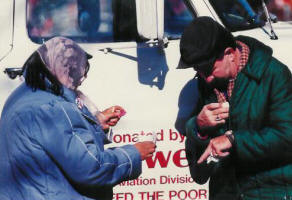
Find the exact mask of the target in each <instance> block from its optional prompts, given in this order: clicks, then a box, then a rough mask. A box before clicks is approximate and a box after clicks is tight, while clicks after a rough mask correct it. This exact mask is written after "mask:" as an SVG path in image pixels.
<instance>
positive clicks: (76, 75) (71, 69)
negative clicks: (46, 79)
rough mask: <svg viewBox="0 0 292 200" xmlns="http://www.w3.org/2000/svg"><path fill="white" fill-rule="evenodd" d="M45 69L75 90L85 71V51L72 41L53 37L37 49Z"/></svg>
mask: <svg viewBox="0 0 292 200" xmlns="http://www.w3.org/2000/svg"><path fill="white" fill-rule="evenodd" d="M37 52H38V53H39V55H40V57H41V59H42V61H43V62H44V64H45V65H46V67H47V69H48V70H49V71H50V72H51V73H52V75H54V76H55V77H56V78H57V79H58V80H59V81H60V83H62V84H63V85H64V86H66V87H67V88H70V89H73V90H75V89H76V88H77V87H78V86H79V85H80V83H81V80H82V78H84V76H85V74H86V72H87V67H88V66H87V59H88V58H87V53H86V52H85V51H84V50H83V49H81V47H80V46H79V45H77V44H76V43H75V42H74V41H72V40H71V39H68V38H64V37H54V38H52V39H50V40H48V41H47V42H45V43H44V44H43V45H42V46H40V47H39V48H38V49H37Z"/></svg>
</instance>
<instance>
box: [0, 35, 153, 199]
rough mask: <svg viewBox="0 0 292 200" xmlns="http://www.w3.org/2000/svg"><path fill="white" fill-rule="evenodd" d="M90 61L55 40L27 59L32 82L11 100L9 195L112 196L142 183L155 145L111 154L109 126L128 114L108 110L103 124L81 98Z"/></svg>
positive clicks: (6, 141)
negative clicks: (125, 185)
mask: <svg viewBox="0 0 292 200" xmlns="http://www.w3.org/2000/svg"><path fill="white" fill-rule="evenodd" d="M90 57H91V56H89V55H88V54H87V53H86V52H85V51H84V50H82V49H81V48H80V47H79V46H78V45H77V44H76V43H74V42H73V41H72V40H70V39H67V38H63V37H55V38H53V39H51V40H48V41H47V42H46V43H45V44H43V45H42V46H41V47H39V48H38V49H37V51H35V52H34V53H33V54H32V55H31V56H30V58H29V59H28V60H27V61H26V63H25V65H24V76H25V83H23V84H22V85H20V86H19V87H18V88H17V89H16V90H15V91H14V92H13V93H12V94H11V95H10V97H9V98H8V100H7V102H6V104H5V106H4V109H3V111H2V116H1V121H0V152H1V158H0V194H1V195H2V196H4V198H7V199H11V200H15V199H17V200H27V199H29V200H42V199H46V200H50V199H52V200H64V199H66V200H69V199H74V200H79V199H112V187H113V186H114V185H116V184H118V183H120V182H121V181H124V180H129V179H134V178H137V177H138V176H139V174H140V173H141V160H144V159H145V158H147V157H150V156H152V154H153V152H154V151H155V144H154V143H152V142H140V143H136V144H135V145H125V146H122V147H119V148H112V149H107V150H105V149H104V143H107V142H109V141H108V139H107V137H106V135H105V133H104V131H103V128H102V127H104V128H108V127H109V126H110V125H115V123H117V121H118V119H119V118H118V117H119V116H120V113H121V112H122V111H123V109H122V108H121V107H113V109H107V110H106V111H104V112H103V117H101V118H100V119H103V121H101V122H100V121H99V120H97V118H96V117H95V116H94V115H93V114H92V113H91V112H89V110H88V109H87V107H86V106H84V104H83V102H82V99H81V98H80V97H78V94H79V93H78V92H77V87H78V86H79V85H81V83H82V81H83V80H84V78H86V74H87V72H88V70H89V63H88V59H89V58H90ZM110 110H112V112H110ZM116 110H118V111H119V112H116Z"/></svg>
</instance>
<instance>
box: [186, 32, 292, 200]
mask: <svg viewBox="0 0 292 200" xmlns="http://www.w3.org/2000/svg"><path fill="white" fill-rule="evenodd" d="M236 39H237V40H239V41H242V42H244V43H245V44H247V45H248V46H249V48H250V55H249V59H248V63H247V65H246V66H245V68H243V70H242V71H241V72H240V73H239V74H238V76H237V78H236V81H235V86H234V89H233V93H232V96H231V98H230V101H229V103H230V110H229V120H228V121H227V122H226V123H225V124H224V125H221V126H219V127H216V128H214V129H213V130H208V134H209V139H207V140H201V139H200V138H198V137H197V132H198V130H197V127H196V116H193V117H192V118H191V119H189V120H188V122H187V124H186V132H187V140H186V152H187V158H188V162H189V166H190V172H191V175H192V177H193V178H194V180H195V181H196V182H198V183H200V184H201V183H205V182H206V181H207V180H208V178H209V177H210V182H209V188H210V189H209V190H210V194H209V197H210V200H214V199H216V200H221V199H222V200H235V199H247V200H269V199H271V200H272V199H273V200H278V199H292V78H291V72H290V70H289V69H288V68H287V66H285V65H284V64H282V63H281V62H280V61H278V60H277V59H275V58H274V57H272V49H271V48H269V47H267V46H266V45H264V44H263V43H261V42H259V41H257V40H255V39H253V38H250V37H245V36H239V37H237V38H236ZM198 90H199V97H198V98H199V99H198V104H197V108H196V113H197V114H198V113H199V112H200V111H201V109H202V108H203V106H204V105H206V104H209V103H213V102H217V98H216V95H215V93H214V91H213V89H212V88H210V87H209V86H208V85H206V83H204V81H203V80H201V79H200V78H199V79H198ZM197 114H196V115H197ZM230 129H231V130H233V133H234V136H235V143H234V144H233V147H232V149H231V153H230V155H229V156H228V157H226V158H223V159H221V160H220V161H219V162H218V163H210V164H207V163H203V164H201V165H198V164H196V161H197V160H198V159H199V157H200V155H201V154H202V153H203V152H204V150H205V149H206V147H207V145H208V143H209V141H210V138H213V137H216V136H219V135H222V134H224V133H225V132H226V131H227V130H230Z"/></svg>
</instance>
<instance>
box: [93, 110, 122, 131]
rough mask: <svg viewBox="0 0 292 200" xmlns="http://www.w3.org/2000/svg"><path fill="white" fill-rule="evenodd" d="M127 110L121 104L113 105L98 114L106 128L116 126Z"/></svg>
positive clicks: (103, 126)
mask: <svg viewBox="0 0 292 200" xmlns="http://www.w3.org/2000/svg"><path fill="white" fill-rule="evenodd" d="M125 113H126V111H125V110H124V109H123V108H122V107H121V106H112V107H110V108H107V109H105V110H104V111H102V112H100V113H99V114H97V115H96V117H97V118H98V120H99V121H100V123H101V125H102V128H103V129H104V130H106V129H109V127H110V126H115V125H116V124H117V123H118V121H119V120H120V118H121V117H122V116H123V115H125Z"/></svg>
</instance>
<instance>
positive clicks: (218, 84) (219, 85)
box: [209, 78, 229, 91]
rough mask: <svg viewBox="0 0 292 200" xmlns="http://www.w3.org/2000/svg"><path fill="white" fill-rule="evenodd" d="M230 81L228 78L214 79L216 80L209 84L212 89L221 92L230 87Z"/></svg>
mask: <svg viewBox="0 0 292 200" xmlns="http://www.w3.org/2000/svg"><path fill="white" fill-rule="evenodd" d="M228 82H229V81H228V79H226V78H214V80H213V81H212V82H211V83H210V84H209V85H210V86H211V87H212V88H216V89H218V90H220V91H225V90H226V89H227V86H228Z"/></svg>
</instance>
